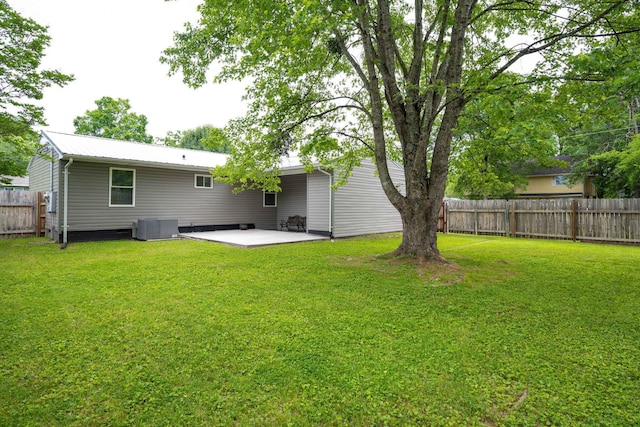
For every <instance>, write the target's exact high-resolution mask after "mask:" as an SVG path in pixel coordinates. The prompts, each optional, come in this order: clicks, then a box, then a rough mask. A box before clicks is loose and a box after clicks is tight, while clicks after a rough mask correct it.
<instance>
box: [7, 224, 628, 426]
mask: <svg viewBox="0 0 640 427" xmlns="http://www.w3.org/2000/svg"><path fill="white" fill-rule="evenodd" d="M398 243H399V238H398V236H397V235H393V236H379V237H374V238H368V239H364V238H363V239H350V240H341V241H338V242H334V243H332V242H328V241H323V242H311V243H301V244H294V245H281V246H274V247H268V248H259V249H248V250H247V249H239V248H232V247H227V246H222V245H219V244H215V243H209V242H196V241H188V240H182V241H164V242H137V241H119V242H98V243H78V244H70V245H69V246H68V248H67V249H66V250H64V251H62V250H59V249H58V246H57V245H52V244H44V241H42V240H5V241H0V253H1V254H2V274H1V276H0V425H3V426H30V425H46V426H104V425H109V426H127V425H148V426H178V425H238V426H251V425H254V426H266V425H292V426H306V425H330V426H334V425H348V426H371V425H401V426H410V425H416V426H423V425H428V426H441V425H453V426H458V425H465V426H474V425H475V426H518V425H522V426H543V425H558V426H577V425H594V426H595V425H607V426H616V425H619V426H631V425H640V247H621V246H607V245H592V244H580V243H572V242H558V241H534V240H513V239H507V238H496V237H482V236H461V235H445V236H441V237H440V240H439V246H440V248H441V251H442V253H443V255H444V256H445V257H447V258H448V259H449V260H451V261H453V262H455V267H450V268H438V269H431V270H429V269H416V267H415V266H414V265H412V264H411V263H410V262H408V261H403V262H400V261H397V260H393V261H389V260H385V259H379V258H375V257H374V256H373V255H374V254H380V253H386V252H389V251H391V250H392V249H394V248H395V247H396V246H397V245H398Z"/></svg>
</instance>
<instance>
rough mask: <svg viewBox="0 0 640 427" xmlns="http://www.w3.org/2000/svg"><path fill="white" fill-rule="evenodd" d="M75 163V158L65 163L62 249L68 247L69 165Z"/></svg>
mask: <svg viewBox="0 0 640 427" xmlns="http://www.w3.org/2000/svg"><path fill="white" fill-rule="evenodd" d="M72 163H73V158H71V159H69V161H68V162H67V164H66V165H64V215H63V220H62V221H63V222H62V246H60V249H64V248H66V247H67V243H68V240H67V228H68V224H67V218H68V215H67V212H68V211H69V209H68V207H69V166H71V164H72Z"/></svg>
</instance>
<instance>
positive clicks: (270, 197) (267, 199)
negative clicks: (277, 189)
mask: <svg viewBox="0 0 640 427" xmlns="http://www.w3.org/2000/svg"><path fill="white" fill-rule="evenodd" d="M262 194H263V196H264V197H263V204H262V206H263V207H265V208H275V207H276V206H278V195H277V194H276V193H273V192H267V191H265V192H264V193H262Z"/></svg>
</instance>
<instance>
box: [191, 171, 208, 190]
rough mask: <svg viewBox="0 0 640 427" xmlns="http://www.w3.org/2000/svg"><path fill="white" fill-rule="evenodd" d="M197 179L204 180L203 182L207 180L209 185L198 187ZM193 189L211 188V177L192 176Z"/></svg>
mask: <svg viewBox="0 0 640 427" xmlns="http://www.w3.org/2000/svg"><path fill="white" fill-rule="evenodd" d="M198 178H204V179H205V180H207V179H208V180H209V185H198ZM193 188H199V189H206V188H213V176H212V175H203V174H195V175H194V176H193Z"/></svg>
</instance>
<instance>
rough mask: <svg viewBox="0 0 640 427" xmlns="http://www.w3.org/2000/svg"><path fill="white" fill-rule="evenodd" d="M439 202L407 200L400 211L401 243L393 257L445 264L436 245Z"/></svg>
mask: <svg viewBox="0 0 640 427" xmlns="http://www.w3.org/2000/svg"><path fill="white" fill-rule="evenodd" d="M441 205H442V203H441V201H438V200H429V199H427V200H414V201H410V200H407V203H406V205H405V207H404V208H403V209H402V210H400V216H401V217H402V243H400V246H399V247H398V248H397V249H396V250H395V251H394V252H393V255H396V256H398V255H410V256H415V257H416V258H417V259H418V261H420V262H430V261H435V262H445V259H444V258H443V257H442V255H440V251H439V250H438V245H437V239H438V236H437V232H438V217H439V214H440V206H441Z"/></svg>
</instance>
